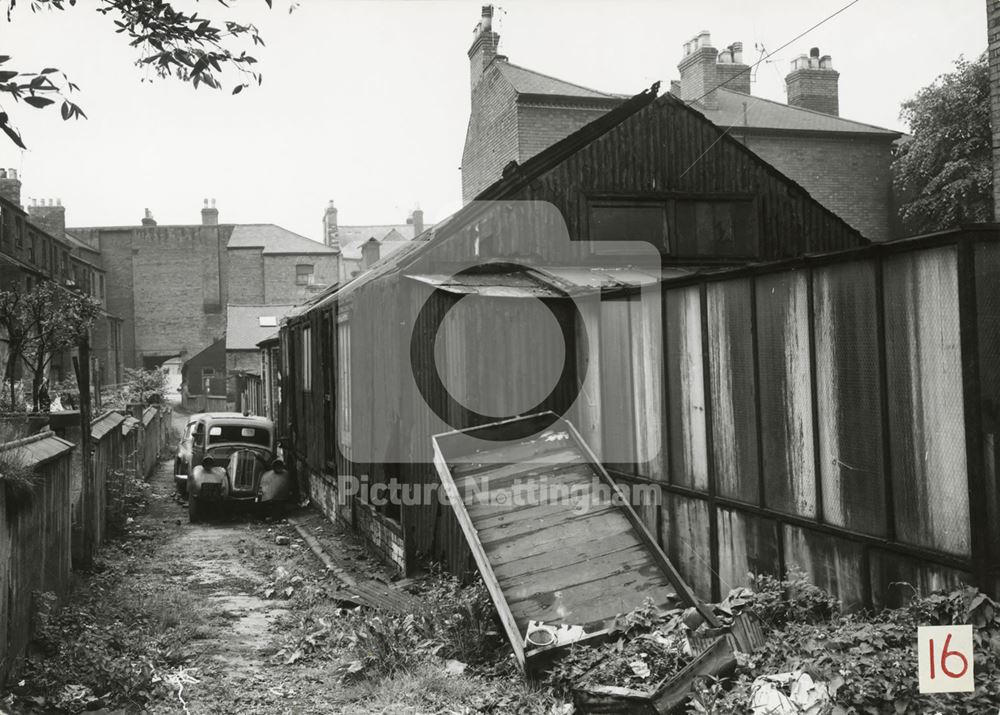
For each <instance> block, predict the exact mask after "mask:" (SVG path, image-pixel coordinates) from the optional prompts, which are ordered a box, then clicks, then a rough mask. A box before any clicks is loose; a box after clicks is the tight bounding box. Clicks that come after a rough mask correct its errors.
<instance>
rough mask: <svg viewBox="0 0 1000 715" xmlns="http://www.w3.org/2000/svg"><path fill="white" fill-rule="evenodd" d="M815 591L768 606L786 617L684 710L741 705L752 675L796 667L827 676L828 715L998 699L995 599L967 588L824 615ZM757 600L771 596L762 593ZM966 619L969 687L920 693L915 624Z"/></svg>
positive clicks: (741, 708)
mask: <svg viewBox="0 0 1000 715" xmlns="http://www.w3.org/2000/svg"><path fill="white" fill-rule="evenodd" d="M774 590H775V589H771V593H774ZM817 597H818V594H817V593H815V592H812V593H811V595H808V596H806V597H805V598H804V599H801V600H800V601H799V603H798V605H796V606H794V607H791V608H789V607H777V608H776V609H775V610H773V611H772V612H771V615H774V616H777V617H778V620H781V619H782V618H785V619H786V620H785V621H784V622H783V624H782V625H781V626H780V627H778V628H776V629H774V630H773V631H771V632H769V633H768V634H767V639H766V642H765V644H764V646H763V647H762V648H761V649H760V650H759V651H757V652H755V653H753V654H752V655H750V656H748V657H746V658H745V659H743V660H742V662H741V665H740V668H739V670H738V675H737V679H736V682H735V684H734V685H733V687H732V688H731V689H729V690H728V692H726V691H724V690H723V689H722V688H721V687H720V686H719V685H718V684H717V683H712V682H705V683H702V684H701V685H700V686H699V691H698V693H697V694H696V695H695V697H694V698H693V699H692V703H691V705H690V709H689V712H691V713H717V714H719V715H721V714H722V713H731V712H746V711H747V709H748V706H749V702H750V697H751V686H752V683H753V680H754V679H755V678H756V677H758V676H761V675H772V674H776V673H785V672H790V671H796V670H804V671H806V672H808V673H809V674H810V675H811V676H812V677H813V678H814V679H816V680H819V681H824V682H825V683H826V684H827V686H828V688H829V689H830V692H831V694H832V698H833V702H832V704H831V705H830V706H829V707H828V708H827V709H826V710H825V711H824V712H825V713H832V714H833V715H850V714H855V713H857V714H862V713H872V714H873V715H880V714H881V713H886V714H892V715H905V714H908V713H912V714H914V715H917V714H918V713H931V712H948V713H980V712H995V711H996V710H997V708H998V706H1000V607H998V605H997V604H996V603H995V602H994V601H992V600H991V599H989V598H988V597H987V596H986V595H985V594H982V593H979V592H978V591H977V590H976V589H975V588H961V589H956V590H953V591H950V592H939V593H932V594H930V595H928V596H925V597H917V598H914V599H912V600H911V601H910V603H909V604H908V605H906V606H905V607H903V608H900V609H895V610H884V611H881V612H879V613H874V614H873V613H855V614H848V615H841V614H834V615H831V616H830V617H829V618H828V619H823V618H819V617H818V614H819V612H818V611H817V610H816V608H815V606H816V605H817V603H822V600H823V599H819V600H817ZM793 600H794V599H793ZM762 602H763V603H765V604H766V603H768V602H773V601H772V599H771V596H768V597H767V598H765V599H762ZM754 607H755V608H757V606H754ZM966 623H968V624H972V625H973V627H974V634H975V635H974V642H975V674H976V690H975V692H974V693H955V694H939V695H921V694H920V693H919V692H918V686H917V650H916V642H917V627H918V626H925V625H950V624H966Z"/></svg>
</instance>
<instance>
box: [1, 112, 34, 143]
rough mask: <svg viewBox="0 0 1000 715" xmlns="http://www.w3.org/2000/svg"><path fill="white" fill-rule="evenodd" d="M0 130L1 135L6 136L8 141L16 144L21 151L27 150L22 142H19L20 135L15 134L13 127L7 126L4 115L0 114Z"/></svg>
mask: <svg viewBox="0 0 1000 715" xmlns="http://www.w3.org/2000/svg"><path fill="white" fill-rule="evenodd" d="M0 129H2V130H3V133H4V134H6V135H7V136H8V137H10V140H11V141H12V142H14V143H15V144H17V145H18V146H19V147H21V148H22V149H27V148H28V147H26V146H25V145H24V142H23V141H21V135H20V134H18V133H17V130H15V129H14V127H12V126H10V125H9V124H7V115H6V114H0Z"/></svg>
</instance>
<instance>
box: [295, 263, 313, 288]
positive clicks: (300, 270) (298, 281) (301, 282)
mask: <svg viewBox="0 0 1000 715" xmlns="http://www.w3.org/2000/svg"><path fill="white" fill-rule="evenodd" d="M314 277H315V276H314V274H313V267H312V264H311V263H300V264H298V265H297V266H295V285H298V286H311V285H312V284H313V280H314Z"/></svg>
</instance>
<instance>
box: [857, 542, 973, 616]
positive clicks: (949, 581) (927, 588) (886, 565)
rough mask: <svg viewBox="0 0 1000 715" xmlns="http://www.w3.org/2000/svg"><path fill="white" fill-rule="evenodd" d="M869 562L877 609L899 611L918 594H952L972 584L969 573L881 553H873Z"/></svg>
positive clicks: (873, 599) (874, 550)
mask: <svg viewBox="0 0 1000 715" xmlns="http://www.w3.org/2000/svg"><path fill="white" fill-rule="evenodd" d="M869 559H870V563H871V589H872V605H873V606H874V607H875V608H898V607H899V606H902V605H904V604H905V603H906V602H907V601H909V600H910V599H911V598H912V597H914V596H915V595H917V594H920V595H924V596H926V595H927V594H929V593H931V592H932V591H937V590H941V589H945V590H951V589H952V588H957V587H959V586H964V585H966V584H969V583H972V582H973V576H972V574H970V573H967V572H964V571H957V570H955V569H950V568H946V567H944V566H937V565H935V564H932V563H928V562H925V561H919V560H917V559H912V558H907V557H905V556H900V555H899V554H894V553H890V552H888V551H882V550H880V549H872V550H871V555H870V557H869Z"/></svg>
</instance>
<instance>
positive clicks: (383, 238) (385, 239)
mask: <svg viewBox="0 0 1000 715" xmlns="http://www.w3.org/2000/svg"><path fill="white" fill-rule="evenodd" d="M431 225H432V224H424V230H427V229H428V228H430V227H431ZM369 238H374V239H375V240H376V241H378V242H379V243H380V244H382V249H381V250H382V255H383V256H384V255H386V251H387V249H388V252H392V251H393V250H395V249H394V248H390V245H393V244H399V243H402V242H403V241H412V240H413V239H414V238H416V231H415V229H414V227H413V224H411V223H393V224H377V225H372V226H338V227H337V241H338V242H339V243H340V252H341V255H343V256H344V258H348V259H356V260H359V261H360V260H361V245H362V244H363V243H364V242H365V241H367V240H368V239H369Z"/></svg>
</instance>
